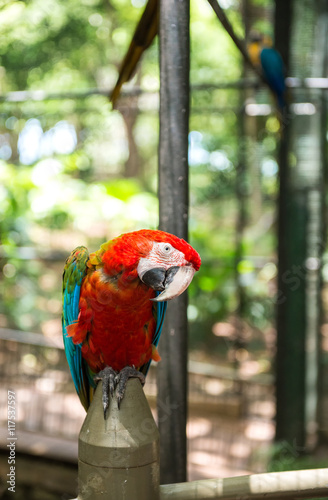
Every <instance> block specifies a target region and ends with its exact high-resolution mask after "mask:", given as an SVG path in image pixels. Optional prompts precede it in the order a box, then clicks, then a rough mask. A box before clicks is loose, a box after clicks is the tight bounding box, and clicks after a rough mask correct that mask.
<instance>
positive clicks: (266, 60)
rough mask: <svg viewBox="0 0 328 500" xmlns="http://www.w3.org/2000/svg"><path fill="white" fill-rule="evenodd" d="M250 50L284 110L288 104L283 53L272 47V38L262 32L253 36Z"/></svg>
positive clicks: (252, 59) (255, 62) (251, 57)
mask: <svg viewBox="0 0 328 500" xmlns="http://www.w3.org/2000/svg"><path fill="white" fill-rule="evenodd" d="M248 52H249V56H250V59H251V61H252V62H253V64H254V65H256V66H258V67H260V69H261V70H262V73H263V76H264V78H265V80H266V81H267V83H268V85H269V87H270V89H271V90H272V92H273V94H274V96H275V97H276V99H277V103H278V106H279V108H280V110H281V111H282V110H283V109H284V108H285V106H286V85H285V69H284V63H283V60H282V58H281V55H280V54H279V52H278V51H277V50H275V49H274V48H273V47H272V41H271V39H270V38H269V37H266V36H263V35H260V34H254V35H253V36H251V42H250V44H249V45H248Z"/></svg>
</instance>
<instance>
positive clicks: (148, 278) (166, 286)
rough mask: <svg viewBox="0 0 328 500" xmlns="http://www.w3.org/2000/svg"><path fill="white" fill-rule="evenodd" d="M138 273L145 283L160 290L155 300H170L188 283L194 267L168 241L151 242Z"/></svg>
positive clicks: (140, 262) (141, 260)
mask: <svg viewBox="0 0 328 500" xmlns="http://www.w3.org/2000/svg"><path fill="white" fill-rule="evenodd" d="M137 272H138V275H139V277H140V279H141V281H143V282H144V283H145V284H147V285H148V286H150V287H151V288H153V289H154V290H158V291H161V292H162V293H161V295H159V296H158V297H157V299H156V300H157V301H163V300H170V299H173V298H174V297H177V296H178V295H180V294H181V293H182V292H184V290H185V289H186V288H187V287H188V285H189V284H190V282H191V280H192V278H193V276H194V273H195V269H194V268H193V267H192V265H191V264H189V262H188V261H187V260H186V258H185V256H184V254H183V253H182V252H180V251H179V250H177V249H176V248H174V247H173V246H172V245H171V244H170V243H153V246H152V249H151V251H150V252H149V254H148V255H147V257H144V258H141V259H140V261H139V264H138V268H137Z"/></svg>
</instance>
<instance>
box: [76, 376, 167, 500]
mask: <svg viewBox="0 0 328 500" xmlns="http://www.w3.org/2000/svg"><path fill="white" fill-rule="evenodd" d="M101 395H102V386H101V383H99V384H98V387H97V389H96V392H95V395H94V399H93V401H92V403H91V406H90V408H89V410H88V413H87V416H86V418H85V421H84V423H83V426H82V429H81V432H80V436H79V461H78V465H79V473H78V486H79V487H78V489H79V495H78V499H79V500H90V499H92V500H98V499H99V500H100V499H102V500H126V499H130V498H133V500H158V499H159V434H158V429H157V427H156V424H155V421H154V419H153V416H152V413H151V411H150V408H149V405H148V402H147V400H146V397H145V395H144V392H143V389H142V387H141V384H140V382H139V380H137V379H130V380H129V381H128V384H127V388H126V393H125V396H124V399H123V401H122V403H121V408H120V410H119V409H118V407H117V401H116V398H115V397H114V398H113V399H111V401H110V407H109V414H108V417H107V419H106V420H104V414H103V409H102V403H101Z"/></svg>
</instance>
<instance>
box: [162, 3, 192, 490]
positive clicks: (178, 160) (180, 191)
mask: <svg viewBox="0 0 328 500" xmlns="http://www.w3.org/2000/svg"><path fill="white" fill-rule="evenodd" d="M159 33H160V81H161V88H160V140H159V142H160V144H159V203H160V209H159V211H160V217H159V219H160V223H159V225H160V229H162V230H164V231H168V232H170V233H174V234H176V235H177V236H179V237H180V238H184V239H187V237H188V126H189V0H179V1H177V0H164V1H163V0H162V1H161V2H160V30H159ZM187 300H188V299H187V294H186V293H185V294H183V295H182V296H181V297H179V298H177V299H175V300H174V301H172V302H171V303H170V304H169V307H168V312H167V316H166V319H165V322H164V331H163V334H162V336H161V341H160V345H159V351H160V354H161V357H162V361H161V362H160V363H159V370H158V422H159V431H160V435H161V451H160V456H161V482H162V483H172V482H179V481H185V480H186V420H187V395H186V393H187V327H188V324H187Z"/></svg>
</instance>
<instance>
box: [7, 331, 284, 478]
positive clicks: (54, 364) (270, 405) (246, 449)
mask: <svg viewBox="0 0 328 500" xmlns="http://www.w3.org/2000/svg"><path fill="white" fill-rule="evenodd" d="M8 333H9V332H8V331H7V330H3V331H2V335H1V331H0V337H1V336H2V337H4V338H1V339H0V380H1V384H0V426H1V428H2V429H5V428H7V422H8V414H7V397H8V396H7V394H8V390H10V391H14V392H15V396H16V401H17V414H16V431H17V435H18V436H19V435H21V436H22V438H21V442H22V443H25V444H26V446H25V444H24V448H25V449H24V451H27V452H31V453H36V454H38V451H40V450H41V451H42V439H41V440H40V439H39V438H42V437H43V438H45V439H46V438H50V437H51V438H53V439H54V440H56V439H57V440H59V441H58V442H61V443H63V442H64V443H66V444H65V446H66V447H67V452H66V455H71V459H72V460H74V459H76V442H77V437H78V433H79V431H80V428H81V425H82V422H83V420H84V417H85V412H84V410H83V408H82V406H81V404H80V402H79V400H78V397H77V395H76V393H75V390H74V385H73V382H72V380H71V377H70V374H69V370H68V367H67V362H66V358H65V352H64V350H63V348H59V347H55V346H54V345H53V344H52V342H51V341H49V340H47V339H45V338H44V337H42V336H39V335H37V334H28V333H22V334H21V335H19V332H13V335H12V336H13V338H15V340H8V338H6V337H8ZM19 337H21V339H20V341H19ZM38 338H39V343H38ZM145 393H146V395H147V398H148V401H149V403H150V405H151V408H152V411H153V412H154V414H155V416H156V413H157V412H156V396H157V388H156V366H152V367H151V370H150V372H149V374H148V376H147V382H146V385H145ZM159 404H161V403H160V402H159ZM163 406H165V403H163ZM165 411H166V413H165V412H164V415H165V414H167V416H168V417H169V413H170V409H169V408H167V407H166V408H165ZM273 417H274V390H273V384H272V380H270V377H268V378H267V379H265V378H259V377H257V378H254V377H253V378H247V377H240V376H238V375H237V373H234V372H233V370H228V369H224V370H223V369H220V367H216V366H213V365H208V364H205V363H198V362H197V363H196V362H190V365H189V419H188V429H187V434H188V459H189V460H188V462H189V477H190V479H201V478H210V477H223V476H227V475H238V474H241V473H249V472H262V471H264V470H266V461H267V457H268V447H269V445H270V443H271V441H272V439H273V436H274V423H273ZM2 434H3V433H2ZM36 436H37V437H38V443H39V445H38V446H36V444H35V443H36V439H35V437H36ZM33 443H34V444H33ZM40 443H41V444H40ZM54 443H55V441H54V442H53V445H54ZM2 445H4V441H2ZM40 446H41V448H40ZM53 449H54V448H53V447H50V448H49V450H48V452H47V451H45V450H43V451H42V453H43V454H47V453H48V454H50V455H51V453H52V450H53Z"/></svg>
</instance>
